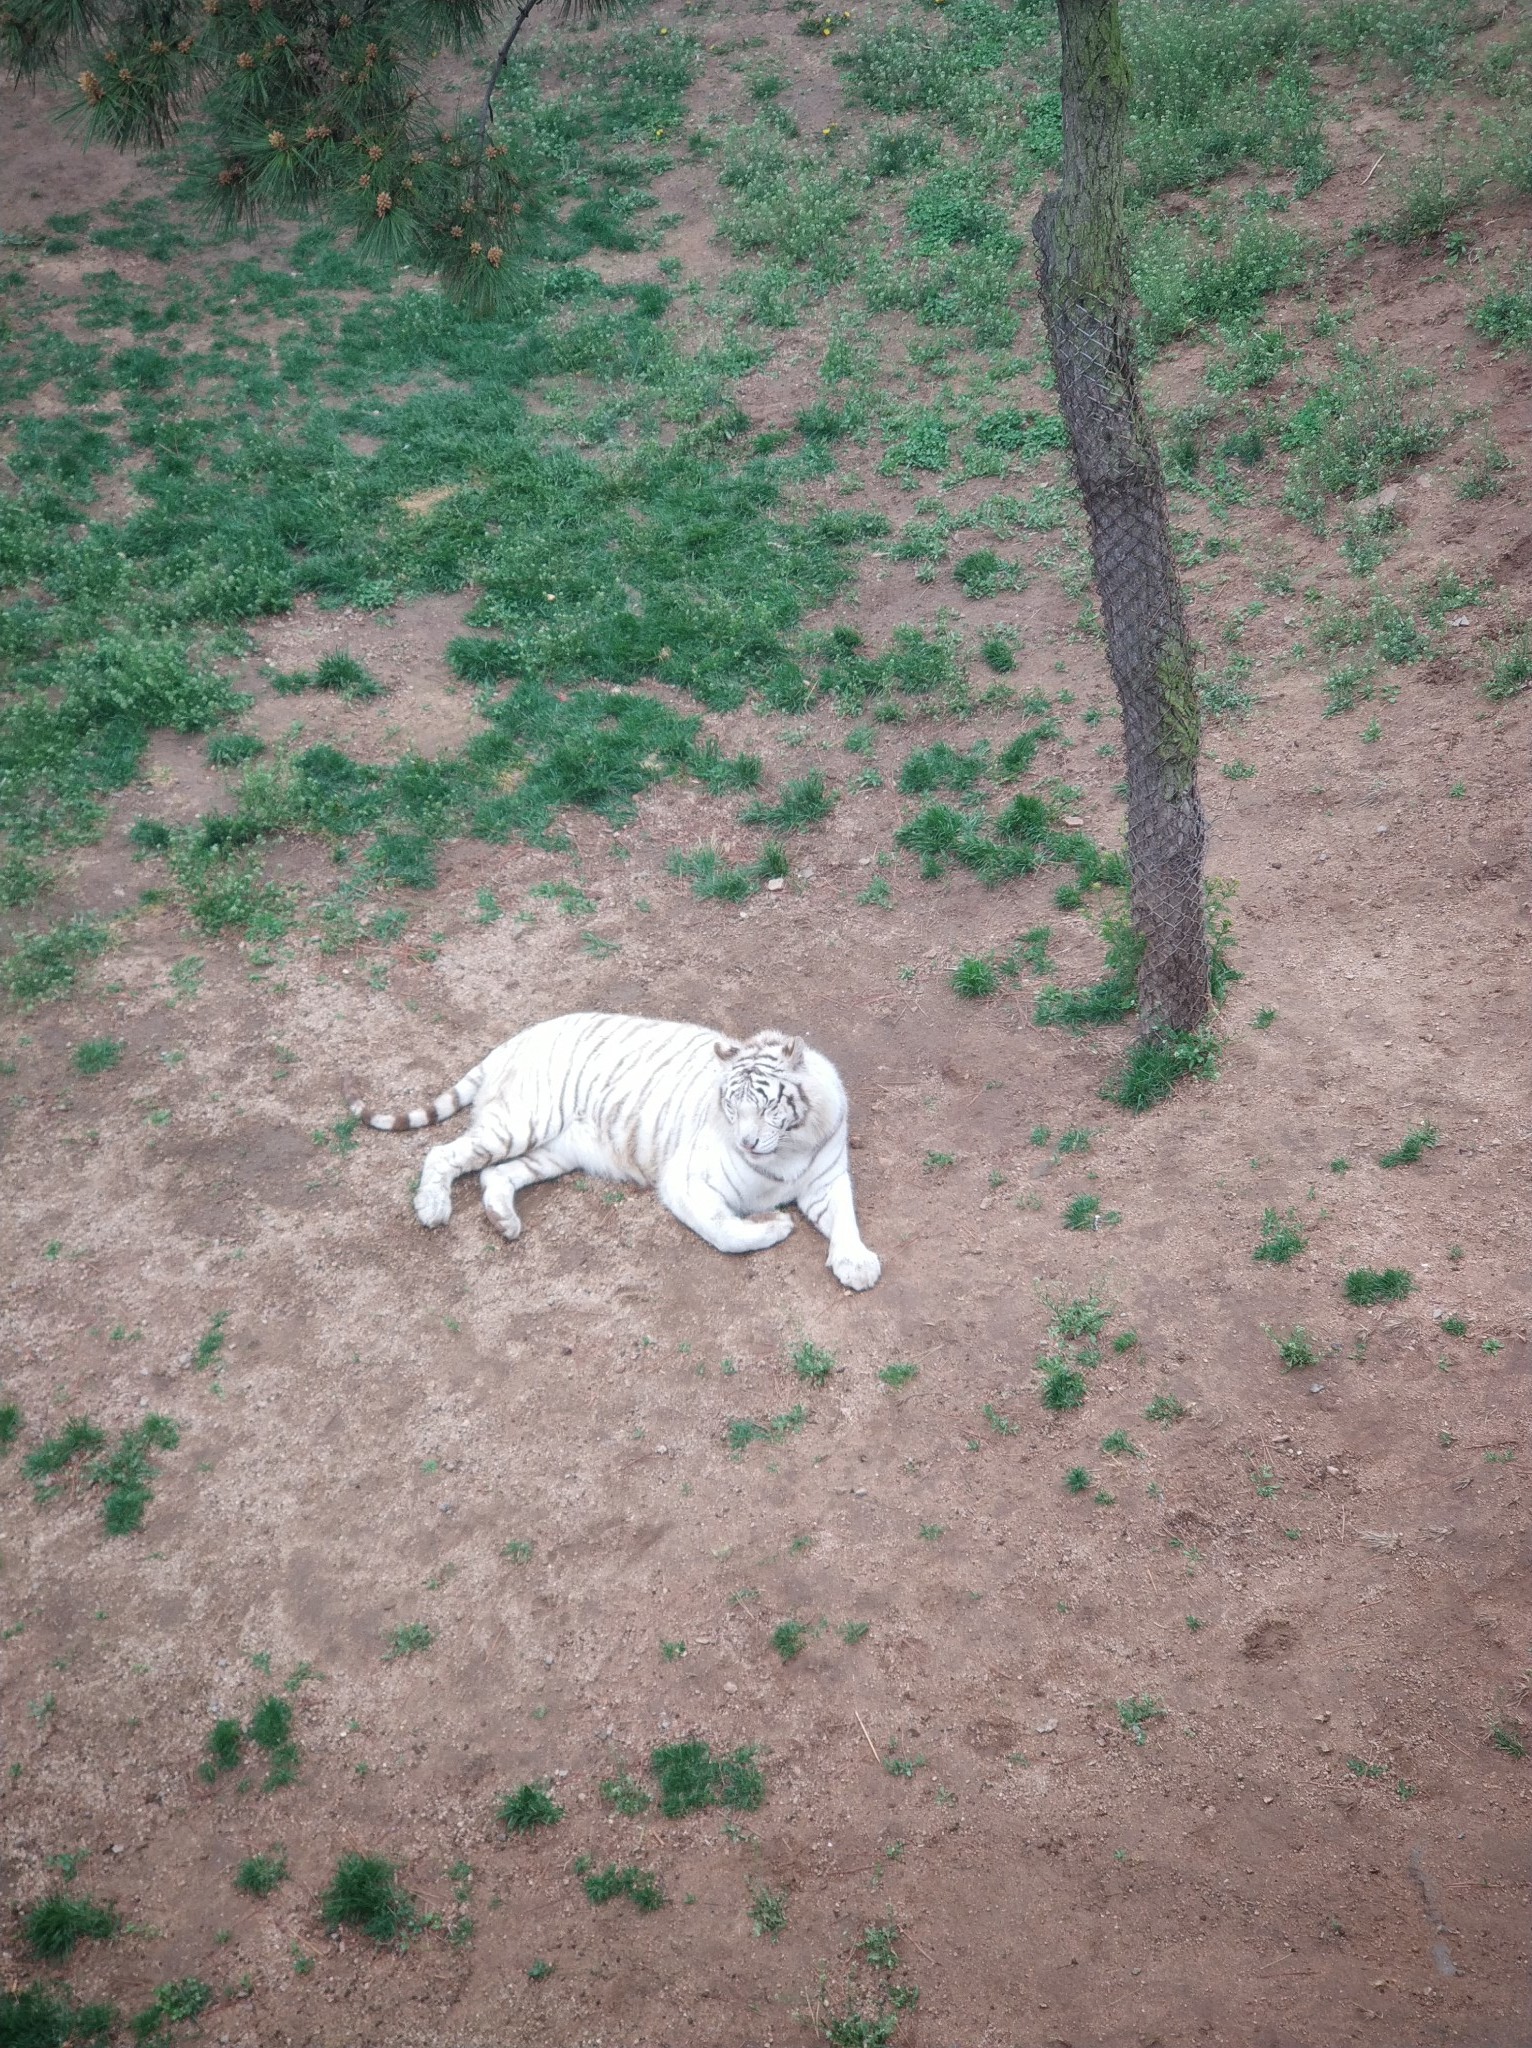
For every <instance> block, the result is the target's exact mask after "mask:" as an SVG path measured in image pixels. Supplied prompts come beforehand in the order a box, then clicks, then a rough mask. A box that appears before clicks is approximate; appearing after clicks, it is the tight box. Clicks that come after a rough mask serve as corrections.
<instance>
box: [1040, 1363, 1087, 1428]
mask: <svg viewBox="0 0 1532 2048" xmlns="http://www.w3.org/2000/svg"><path fill="white" fill-rule="evenodd" d="M1038 1370H1039V1371H1040V1372H1041V1374H1042V1376H1043V1383H1042V1386H1041V1388H1040V1389H1039V1398H1040V1399H1041V1401H1042V1404H1043V1406H1044V1407H1045V1408H1048V1409H1051V1410H1052V1411H1053V1413H1054V1414H1056V1415H1061V1414H1063V1413H1064V1412H1065V1411H1066V1410H1067V1409H1070V1408H1081V1407H1083V1406H1084V1405H1085V1375H1084V1373H1082V1372H1077V1371H1076V1370H1075V1368H1074V1367H1073V1366H1072V1365H1070V1364H1069V1362H1068V1361H1067V1360H1066V1359H1063V1358H1047V1359H1044V1360H1043V1362H1042V1364H1041V1365H1040V1366H1039V1367H1038Z"/></svg>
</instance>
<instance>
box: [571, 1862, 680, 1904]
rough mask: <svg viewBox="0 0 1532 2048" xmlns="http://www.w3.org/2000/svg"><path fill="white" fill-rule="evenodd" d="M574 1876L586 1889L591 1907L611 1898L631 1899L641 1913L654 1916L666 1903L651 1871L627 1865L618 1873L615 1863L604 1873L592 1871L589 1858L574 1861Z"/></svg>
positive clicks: (609, 1900)
mask: <svg viewBox="0 0 1532 2048" xmlns="http://www.w3.org/2000/svg"><path fill="white" fill-rule="evenodd" d="M575 1874H576V1876H577V1877H579V1879H580V1881H581V1883H582V1884H583V1885H584V1887H585V1896H586V1898H588V1899H589V1900H590V1902H591V1904H592V1905H593V1906H605V1905H608V1904H610V1902H611V1901H612V1900H613V1899H622V1898H627V1899H631V1900H632V1901H633V1903H634V1905H635V1906H637V1908H638V1910H639V1912H640V1913H657V1912H658V1911H659V1909H660V1907H661V1906H663V1905H664V1903H665V1894H664V1891H663V1890H662V1888H661V1886H660V1881H659V1879H658V1878H657V1877H656V1876H655V1874H654V1872H653V1871H652V1870H640V1869H639V1867H638V1865H637V1864H636V1863H629V1864H626V1865H624V1867H623V1868H622V1869H621V1870H619V1869H618V1867H617V1865H616V1864H615V1863H609V1864H608V1865H607V1866H606V1868H605V1870H593V1869H592V1868H591V1866H590V1859H589V1858H588V1857H585V1856H580V1857H577V1858H576V1859H575Z"/></svg>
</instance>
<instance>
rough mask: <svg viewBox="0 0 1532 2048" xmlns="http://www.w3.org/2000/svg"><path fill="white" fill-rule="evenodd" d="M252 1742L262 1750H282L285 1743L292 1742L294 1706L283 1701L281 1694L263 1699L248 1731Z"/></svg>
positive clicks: (272, 1694) (290, 1702)
mask: <svg viewBox="0 0 1532 2048" xmlns="http://www.w3.org/2000/svg"><path fill="white" fill-rule="evenodd" d="M246 1732H247V1733H248V1734H249V1737H250V1740H251V1741H252V1742H254V1743H258V1744H259V1745H260V1747H261V1748H262V1749H265V1750H276V1749H280V1748H281V1747H282V1745H283V1743H284V1742H291V1740H292V1736H293V1705H292V1701H291V1700H285V1699H283V1697H282V1695H281V1694H280V1693H279V1692H274V1693H270V1694H268V1695H267V1697H266V1698H265V1699H263V1700H262V1701H261V1703H260V1705H259V1706H258V1707H257V1708H256V1710H255V1712H254V1713H253V1714H252V1715H251V1717H250V1726H249V1729H248V1730H247V1731H246Z"/></svg>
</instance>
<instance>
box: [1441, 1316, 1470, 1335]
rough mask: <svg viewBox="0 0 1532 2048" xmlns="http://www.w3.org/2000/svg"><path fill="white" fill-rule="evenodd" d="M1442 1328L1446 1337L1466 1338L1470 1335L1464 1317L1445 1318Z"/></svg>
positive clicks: (1442, 1320) (1443, 1318) (1442, 1321)
mask: <svg viewBox="0 0 1532 2048" xmlns="http://www.w3.org/2000/svg"><path fill="white" fill-rule="evenodd" d="M1440 1327H1441V1331H1442V1335H1443V1336H1444V1337H1466V1336H1467V1335H1468V1324H1467V1322H1466V1320H1465V1319H1464V1318H1463V1317H1462V1316H1443V1317H1442V1319H1441V1325H1440Z"/></svg>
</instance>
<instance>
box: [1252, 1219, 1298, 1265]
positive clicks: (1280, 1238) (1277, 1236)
mask: <svg viewBox="0 0 1532 2048" xmlns="http://www.w3.org/2000/svg"><path fill="white" fill-rule="evenodd" d="M1307 1248H1308V1239H1307V1238H1306V1237H1305V1236H1304V1234H1303V1232H1302V1231H1301V1230H1300V1229H1299V1227H1298V1215H1297V1211H1296V1210H1293V1209H1289V1210H1288V1212H1287V1214H1286V1216H1285V1217H1283V1216H1279V1215H1278V1214H1277V1212H1276V1210H1275V1209H1266V1210H1264V1211H1263V1212H1262V1215H1261V1241H1260V1243H1259V1244H1258V1245H1257V1246H1256V1248H1255V1250H1254V1252H1253V1253H1252V1254H1251V1256H1252V1258H1255V1259H1257V1260H1259V1261H1261V1262H1262V1263H1263V1264H1265V1265H1268V1266H1285V1265H1287V1264H1288V1262H1289V1261H1290V1260H1292V1259H1296V1258H1297V1257H1298V1255H1299V1253H1300V1252H1302V1251H1305V1250H1306V1249H1307Z"/></svg>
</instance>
